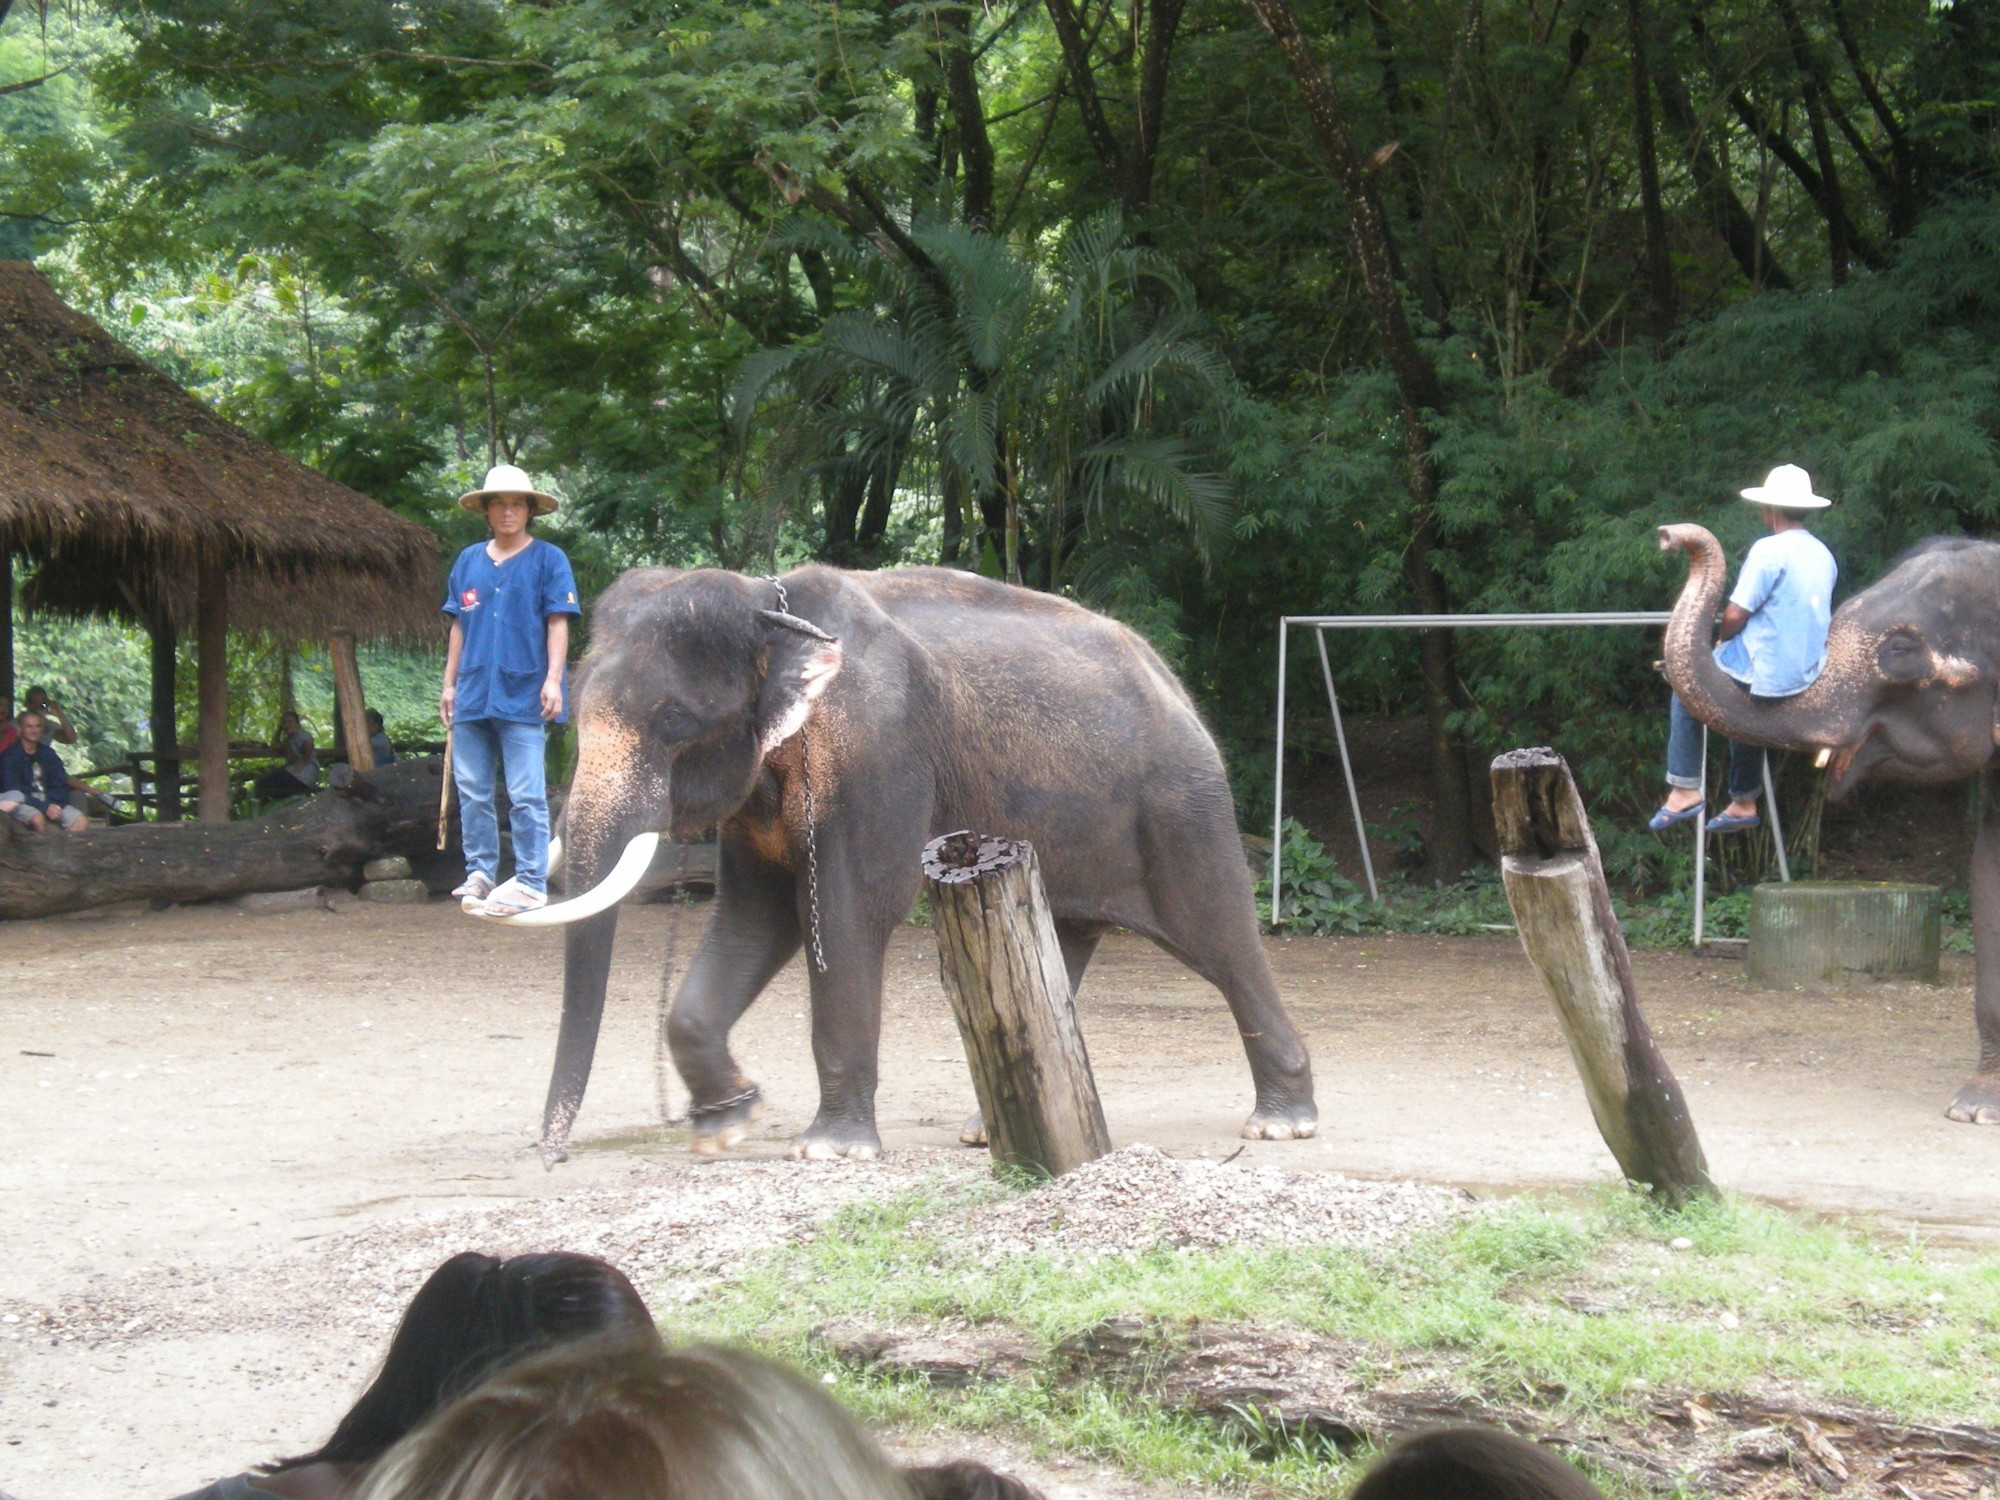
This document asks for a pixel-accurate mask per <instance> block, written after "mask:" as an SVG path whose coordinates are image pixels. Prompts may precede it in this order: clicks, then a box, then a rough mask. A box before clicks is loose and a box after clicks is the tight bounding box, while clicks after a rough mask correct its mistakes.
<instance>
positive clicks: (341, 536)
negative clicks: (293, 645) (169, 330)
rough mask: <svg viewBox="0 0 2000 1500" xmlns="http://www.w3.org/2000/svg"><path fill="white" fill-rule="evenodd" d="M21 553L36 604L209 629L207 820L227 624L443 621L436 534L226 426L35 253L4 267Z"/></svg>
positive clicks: (10, 500) (13, 524)
mask: <svg viewBox="0 0 2000 1500" xmlns="http://www.w3.org/2000/svg"><path fill="white" fill-rule="evenodd" d="M9 553H15V554H19V555H21V556H24V557H25V558H27V559H28V560H29V561H31V562H33V563H36V564H39V565H40V572H39V573H38V575H37V577H36V579H35V581H34V583H33V585H32V586H31V588H32V592H31V594H30V596H29V604H30V606H31V607H34V608H40V609H55V610H59V611H64V612H68V613H78V614H115V615H121V616H124V617H126V618H129V619H132V620H135V621H137V622H139V623H140V624H142V625H145V626H146V627H147V628H148V629H149V630H151V631H153V632H154V640H155V647H156V651H157V649H158V646H159V643H160V641H161V639H162V636H164V637H165V639H166V642H167V646H168V651H169V660H171V650H172V641H173V639H174V637H175V636H177V635H180V634H189V633H192V634H195V635H197V636H199V637H200V640H201V647H202V678H203V690H202V745H203V751H204V753H203V783H204V792H203V797H202V805H203V815H204V817H209V816H214V815H215V814H214V807H215V806H216V805H217V802H216V799H217V798H219V797H220V796H221V794H222V786H221V783H222V780H223V776H224V775H225V774H226V762H225V761H224V760H223V758H222V757H223V755H224V740H223V735H224V723H223V720H224V708H225V706H226V705H225V702H224V696H223V695H224V678H223V676H222V651H223V641H224V639H225V637H226V632H227V630H229V629H235V630H238V631H242V632H248V633H251V634H259V635H264V636H269V637H275V638H277V639H281V640H290V641H297V640H303V639H307V638H311V637H316V636H319V635H321V634H323V633H325V632H326V631H327V630H329V629H330V628H334V627H346V628H348V629H352V630H354V631H355V632H356V633H358V634H360V635H363V636H370V635H373V636H380V635H385V634H399V633H400V634H419V633H429V632H436V631H437V629H438V624H437V620H438V616H437V598H438V586H439V567H438V548H437V542H436V539H435V538H434V537H432V535H431V534H430V533H429V532H428V531H426V530H424V528H422V527H421V526H417V525H415V524H413V523H412V522H409V521H406V520H404V519H402V518H401V517H399V516H396V515H394V514H393V513H391V512H390V511H388V510H385V509H384V508H383V507H382V506H380V505H378V504H376V503H375V502H374V501H372V500H370V499H369V498H368V497H367V496H365V495H362V494H360V493H358V492H356V491H354V490H351V489H349V488H347V487H346V486H345V485H342V484H337V483H335V482H334V481H333V480H331V479H328V478H327V477H326V476H325V475H323V474H318V473H315V472H314V471H313V470H311V469H309V468H307V467H306V466H305V465H304V464H301V463H299V462H298V461H297V460H295V459H293V458H290V457H288V456H287V455H285V454H283V453H281V452H279V451H278V450H277V449H275V448H272V447H271V446H269V445H268V444H266V443H263V442H260V441H259V440H258V439H256V438H254V437H252V436H251V435H250V434H249V433H247V432H245V431H243V429H241V428H240V427H237V426H235V425H233V424H232V423H229V422H225V421H224V420H223V419H222V418H221V417H219V416H217V415H216V414H215V413H214V412H213V411H211V410H209V408H208V407H206V406H205V405H203V404H202V403H201V402H200V401H199V400H197V399H196V398H195V397H194V396H192V395H190V394H189V393H188V392H187V391H185V390H183V389H182V388H181V387H180V386H179V385H177V384H175V383H174V382H173V381H172V380H170V379H168V378H167V377H166V376H165V375H163V374H161V373H160V372H159V371H158V370H156V369H154V368H153V367H152V366H151V365H149V364H147V363H146V362H145V361H144V360H142V359H140V358H139V356H138V355H136V354H134V353H133V352H132V351H131V350H130V349H127V348H126V347H125V346H124V345H123V344H121V343H119V342H118V340H116V339H115V338H113V337H112V336H111V335H110V334H108V333H106V332H105V331H104V329H103V328H101V327H100V326H99V325H98V324H97V323H95V322H94V321H92V320H91V319H89V318H87V317H85V316H84V315H83V314H81V313H79V312H77V311H76V310H75V309H74V308H72V307H70V306H69V305H68V304H67V303H65V302H64V301H63V300H62V298H60V297H59V296H57V295H56V292H55V289H54V288H53V287H52V286H50V285H49V282H48V280H47V278H46V277H44V276H43V275H42V274H41V273H40V272H39V271H37V270H36V269H35V268H34V267H33V266H31V265H29V264H27V263H26V262H25V261H0V558H4V557H5V556H6V555H7V554H9ZM10 655H11V654H10ZM0 665H5V666H8V667H11V660H10V661H9V662H8V663H4V664H0ZM156 669H157V663H156ZM156 717H157V716H156ZM211 752H212V754H211ZM211 761H212V762H213V764H211ZM212 771H213V773H214V774H211V772H212ZM211 782H213V783H214V784H215V787H214V790H213V791H211V789H210V783H211ZM220 805H221V806H222V807H223V809H224V815H226V802H224V803H221V804H220Z"/></svg>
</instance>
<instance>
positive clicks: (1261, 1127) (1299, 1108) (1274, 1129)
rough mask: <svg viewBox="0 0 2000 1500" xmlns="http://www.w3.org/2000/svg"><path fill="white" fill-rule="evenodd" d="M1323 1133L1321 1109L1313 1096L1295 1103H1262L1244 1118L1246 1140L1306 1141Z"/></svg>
mask: <svg viewBox="0 0 2000 1500" xmlns="http://www.w3.org/2000/svg"><path fill="white" fill-rule="evenodd" d="M1318 1133H1319V1111H1318V1110H1317V1109H1315V1108H1313V1105H1312V1101H1311V1100H1309V1099H1305V1100H1299V1101H1298V1102H1296V1103H1292V1104H1259V1105H1258V1106H1257V1107H1256V1109H1254V1110H1252V1111H1251V1113H1250V1118H1249V1119H1247V1120H1245V1121H1244V1122H1243V1139H1244V1140H1246V1141H1303V1140H1305V1139H1306V1138H1307V1137H1309V1136H1313V1135H1317V1134H1318Z"/></svg>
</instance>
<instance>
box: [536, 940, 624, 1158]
mask: <svg viewBox="0 0 2000 1500" xmlns="http://www.w3.org/2000/svg"><path fill="white" fill-rule="evenodd" d="M617 936H618V908H617V907H616V906H613V907H612V908H610V910H608V911H604V912H600V913H599V914H598V915H596V916H594V917H586V918H585V919H584V920H582V921H580V922H577V923H574V924H572V925H571V926H570V927H569V928H567V929H566V930H565V931H564V933H563V1008H562V1027H561V1029H560V1030H559V1031H558V1032H557V1034H556V1060H555V1067H554V1068H553V1070H551V1072H550V1073H549V1097H548V1100H547V1102H546V1103H544V1104H543V1106H542V1140H541V1154H542V1165H543V1166H544V1167H550V1168H553V1167H554V1166H555V1164H556V1163H557V1162H559V1161H565V1160H567V1159H568V1157H569V1132H570V1127H571V1126H572V1125H573V1124H575V1123H576V1114H577V1111H578V1110H579V1109H581V1108H582V1107H583V1091H584V1089H585V1088H587V1087H588V1086H589V1084H590V1065H591V1063H592V1062H593V1061H594V1060H595V1058H596V1056H597V1031H598V1027H599V1026H600V1025H601V1024H602V1022H603V1020H604V991H605V987H606V985H607V984H609V982H610V979H611V947H612V943H613V941H614V940H615V939H616V938H617Z"/></svg>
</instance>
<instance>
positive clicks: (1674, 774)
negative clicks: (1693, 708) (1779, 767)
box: [1667, 693, 1764, 802]
mask: <svg viewBox="0 0 2000 1500" xmlns="http://www.w3.org/2000/svg"><path fill="white" fill-rule="evenodd" d="M1667 724H1668V728H1667V785H1668V786H1677V787H1685V788H1686V789H1688V790H1689V791H1693V790H1695V789H1697V788H1698V787H1700V785H1701V720H1699V719H1697V718H1696V717H1695V716H1694V715H1693V714H1691V713H1689V712H1688V711H1687V705H1686V704H1684V703H1682V702H1681V700H1680V695H1679V694H1678V693H1677V694H1675V695H1674V704H1673V707H1672V708H1671V709H1669V710H1668V711H1667ZM1763 789H1764V752H1763V751H1762V750H1760V749H1759V748H1758V747H1757V746H1755V745H1739V744H1737V743H1736V741H1735V740H1731V741H1730V742H1729V800H1730V801H1732V802H1755V801H1756V800H1757V794H1758V793H1759V792H1761V791H1763Z"/></svg>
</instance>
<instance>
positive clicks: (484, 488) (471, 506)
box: [458, 464, 561, 516]
mask: <svg viewBox="0 0 2000 1500" xmlns="http://www.w3.org/2000/svg"><path fill="white" fill-rule="evenodd" d="M495 495H526V496H527V497H528V498H529V499H530V500H532V501H534V502H535V514H536V515H538V516H545V515H547V514H548V513H549V512H550V511H552V510H554V509H555V508H556V506H557V505H558V504H560V503H561V502H560V501H558V500H557V499H556V497H555V496H554V495H548V494H544V493H543V492H542V491H540V490H538V489H536V488H535V481H534V480H532V479H530V478H529V477H528V475H527V472H526V471H525V470H523V469H517V468H515V467H514V466H513V465H512V464H501V465H499V466H498V467H496V468H491V469H488V470H487V471H486V483H485V484H483V485H481V486H480V487H479V488H478V489H476V490H472V491H470V492H469V493H467V494H463V495H460V496H459V497H458V503H459V504H460V505H462V506H464V507H465V508H466V509H467V510H477V511H483V510H485V509H486V502H487V501H488V500H491V499H492V498H493V497H494V496H495Z"/></svg>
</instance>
